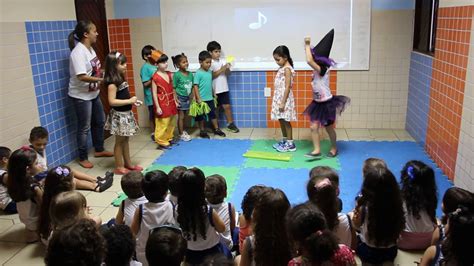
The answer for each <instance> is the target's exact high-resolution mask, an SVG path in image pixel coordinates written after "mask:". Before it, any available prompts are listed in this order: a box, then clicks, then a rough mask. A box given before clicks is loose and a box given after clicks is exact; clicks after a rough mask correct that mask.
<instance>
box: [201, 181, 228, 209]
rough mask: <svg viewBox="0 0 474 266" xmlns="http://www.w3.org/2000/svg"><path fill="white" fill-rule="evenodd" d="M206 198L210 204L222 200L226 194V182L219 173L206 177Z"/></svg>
mask: <svg viewBox="0 0 474 266" xmlns="http://www.w3.org/2000/svg"><path fill="white" fill-rule="evenodd" d="M205 195H206V199H207V201H208V202H209V203H210V204H219V203H222V202H224V199H225V197H226V195H227V183H226V182H225V178H224V177H223V176H221V175H211V176H208V177H207V178H206V187H205Z"/></svg>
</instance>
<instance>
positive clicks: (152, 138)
mask: <svg viewBox="0 0 474 266" xmlns="http://www.w3.org/2000/svg"><path fill="white" fill-rule="evenodd" d="M150 138H151V141H153V142H155V134H154V133H153V134H151V135H150Z"/></svg>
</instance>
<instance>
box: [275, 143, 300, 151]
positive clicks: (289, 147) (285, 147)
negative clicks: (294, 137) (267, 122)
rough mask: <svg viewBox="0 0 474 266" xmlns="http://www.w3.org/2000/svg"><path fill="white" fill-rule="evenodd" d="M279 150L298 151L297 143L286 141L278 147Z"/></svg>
mask: <svg viewBox="0 0 474 266" xmlns="http://www.w3.org/2000/svg"><path fill="white" fill-rule="evenodd" d="M277 151H279V152H290V151H296V145H295V143H290V142H288V141H286V142H285V143H284V144H283V145H281V146H280V147H278V148H277Z"/></svg>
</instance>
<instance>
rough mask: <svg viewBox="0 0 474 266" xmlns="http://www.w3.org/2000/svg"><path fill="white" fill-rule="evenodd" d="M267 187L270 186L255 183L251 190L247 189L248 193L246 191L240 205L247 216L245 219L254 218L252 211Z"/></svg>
mask: <svg viewBox="0 0 474 266" xmlns="http://www.w3.org/2000/svg"><path fill="white" fill-rule="evenodd" d="M267 189H268V187H266V186H264V185H255V186H251V187H250V188H249V190H247V193H245V195H244V198H243V199H242V203H241V205H240V206H241V207H242V213H243V215H244V217H245V220H247V221H249V220H250V219H251V218H252V212H253V209H254V208H255V204H257V202H258V200H259V199H260V196H261V195H262V193H263V192H264V191H265V190H267Z"/></svg>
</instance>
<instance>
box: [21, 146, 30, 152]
mask: <svg viewBox="0 0 474 266" xmlns="http://www.w3.org/2000/svg"><path fill="white" fill-rule="evenodd" d="M20 149H21V150H22V151H30V150H31V148H30V146H28V145H23V146H21V148H20Z"/></svg>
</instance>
